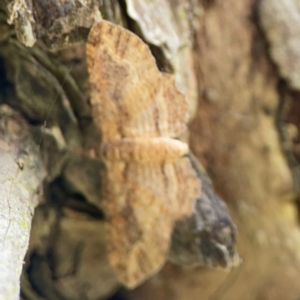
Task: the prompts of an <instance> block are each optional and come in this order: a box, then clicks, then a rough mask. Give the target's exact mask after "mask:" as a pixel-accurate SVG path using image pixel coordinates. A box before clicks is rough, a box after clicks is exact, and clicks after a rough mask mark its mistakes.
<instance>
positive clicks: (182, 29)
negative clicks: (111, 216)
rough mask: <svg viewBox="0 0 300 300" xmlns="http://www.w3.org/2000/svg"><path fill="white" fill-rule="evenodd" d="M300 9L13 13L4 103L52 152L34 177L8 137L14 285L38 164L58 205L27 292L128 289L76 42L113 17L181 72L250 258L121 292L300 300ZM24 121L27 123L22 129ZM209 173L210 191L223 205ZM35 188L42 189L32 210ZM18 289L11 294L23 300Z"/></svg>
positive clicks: (86, 6)
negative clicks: (119, 274) (108, 231)
mask: <svg viewBox="0 0 300 300" xmlns="http://www.w3.org/2000/svg"><path fill="white" fill-rule="evenodd" d="M7 5H8V6H7ZM43 5H44V6H43ZM298 6H299V5H298V4H297V3H296V0H289V1H283V0H282V1H274V0H261V1H255V0H245V1H238V2H237V1H235V0H227V1H217V0H214V1H213V0H211V1H206V0H202V1H200V0H198V1H196V0H181V1H176V3H175V2H173V1H167V0H165V1H151V2H149V1H142V0H141V1H136V0H126V1H119V2H118V1H115V2H111V1H105V0H104V1H101V3H100V6H99V8H98V3H97V1H88V0H85V1H76V0H74V1H69V2H66V1H50V0H49V1H44V2H43V1H37V0H36V1H34V0H32V1H22V0H14V1H7V3H5V6H3V4H1V11H2V14H1V16H2V17H1V20H2V23H1V27H0V31H1V36H0V42H1V46H0V57H1V62H2V63H1V72H2V73H1V74H3V76H2V78H1V82H0V84H1V85H0V86H1V102H4V103H6V104H8V105H9V106H10V107H13V108H15V109H16V110H17V111H18V112H19V113H20V114H22V115H23V116H24V117H25V119H26V120H27V123H29V124H30V125H24V128H27V127H26V126H29V127H28V128H30V129H31V131H32V132H33V136H34V137H35V142H36V143H37V144H38V146H39V152H38V153H35V154H33V156H32V155H31V154H30V153H31V152H30V151H28V153H29V154H28V157H31V158H30V159H31V160H30V162H31V169H30V168H29V171H30V172H32V173H31V175H30V176H28V177H27V176H26V178H24V177H22V176H21V175H20V174H23V173H24V171H25V170H26V164H25V163H23V160H24V158H23V156H22V157H21V158H22V159H21V162H20V161H19V162H18V163H16V162H15V161H16V159H15V157H16V155H15V154H14V151H11V147H12V146H11V145H10V144H9V143H7V141H6V140H5V136H3V138H2V139H3V145H4V147H2V148H3V149H4V150H3V154H0V160H2V159H5V163H3V164H1V162H0V166H1V167H2V166H5V168H7V169H6V170H8V171H7V172H6V171H5V174H4V176H5V178H4V179H5V180H4V179H3V180H4V181H3V180H2V181H3V182H6V184H3V186H4V187H5V189H3V190H4V191H6V196H5V197H2V199H10V201H9V202H7V201H2V203H0V205H3V207H4V208H3V209H4V210H3V211H4V212H5V214H6V216H5V218H2V217H1V222H2V221H3V225H1V228H3V236H6V238H5V239H4V241H3V243H2V245H3V251H9V249H10V247H12V248H13V249H14V250H15V252H10V255H12V258H11V259H14V261H15V264H14V266H16V267H14V268H13V269H12V268H11V266H10V268H9V266H7V264H4V266H7V270H3V272H2V271H0V277H1V276H2V274H5V275H6V276H7V277H6V278H5V279H3V280H5V281H4V282H5V283H6V284H5V288H6V290H7V291H8V292H11V291H12V287H14V288H17V287H18V276H19V274H20V270H21V266H22V259H23V256H24V253H25V250H26V245H27V241H28V233H29V229H30V226H29V223H30V221H31V216H30V214H29V213H26V215H25V216H23V215H22V214H21V215H20V210H16V211H15V210H14V208H16V209H17V208H18V206H19V207H20V208H21V205H22V211H25V212H29V211H30V209H31V210H33V208H34V206H35V203H34V202H32V201H31V200H30V199H32V198H33V195H34V193H35V191H36V189H37V186H38V183H39V182H40V181H42V179H43V176H44V175H43V174H44V173H43V171H41V170H42V167H40V166H41V161H40V159H39V155H41V156H42V164H43V165H44V166H45V169H47V177H46V180H45V184H44V187H45V197H44V200H45V201H44V202H43V204H41V205H39V207H38V208H37V209H36V212H35V216H34V219H33V223H32V230H31V234H30V244H29V249H28V252H27V255H26V264H25V267H24V270H23V274H22V294H21V295H22V297H23V298H24V299H29V300H31V299H99V298H101V299H109V297H110V295H112V294H114V293H115V292H116V290H119V288H120V285H119V283H118V282H117V280H116V278H115V276H114V274H113V273H112V270H111V269H110V266H109V262H108V260H107V257H106V248H105V239H104V235H105V234H104V224H105V218H104V215H103V211H102V207H101V196H99V195H101V180H100V179H99V173H100V172H99V170H100V169H101V168H103V167H104V166H103V164H102V163H101V162H99V161H94V160H92V159H89V158H87V157H86V156H84V155H82V153H86V150H87V149H89V148H91V147H93V146H94V145H97V144H99V140H100V137H99V133H97V131H96V130H95V128H94V125H93V121H92V116H91V112H90V107H89V104H88V85H87V73H86V65H85V54H84V53H85V52H84V51H85V50H84V49H85V48H84V44H81V45H78V44H77V43H79V42H83V41H85V40H86V37H87V34H88V30H89V28H90V27H91V26H92V25H93V24H94V23H95V22H97V21H99V20H100V13H99V10H98V9H100V11H101V14H102V16H103V17H104V18H105V19H108V20H110V21H112V22H114V23H117V24H120V25H122V26H124V27H127V28H129V29H130V30H131V31H134V32H135V33H136V34H138V35H139V36H141V37H142V38H143V40H144V41H146V42H147V43H148V44H149V45H150V49H151V51H152V53H153V55H154V56H155V58H156V61H157V64H158V66H159V68H160V69H161V70H163V71H166V72H169V73H172V74H174V75H175V77H176V81H177V85H178V88H179V89H180V90H181V91H182V92H183V93H185V95H186V97H187V99H188V101H189V106H190V116H191V122H190V126H189V134H187V135H186V137H185V138H186V139H188V140H189V141H190V146H191V149H192V151H193V153H194V154H195V156H196V157H197V158H198V160H199V161H200V162H201V163H202V164H203V165H204V166H205V168H206V170H207V171H208V173H209V175H210V177H211V179H212V182H213V185H214V187H215V189H216V191H217V193H218V194H219V195H220V196H221V198H222V199H224V200H225V201H226V203H227V205H228V207H229V211H230V215H231V216H232V218H233V221H234V223H235V224H236V225H237V228H238V251H239V253H240V256H241V258H242V260H243V263H242V264H241V265H240V266H239V267H238V268H235V269H232V270H228V271H227V272H224V270H215V269H211V268H207V267H196V268H193V269H190V268H186V267H184V266H178V265H175V264H172V263H170V262H169V263H167V264H166V265H165V267H164V268H163V269H162V271H161V272H159V273H158V274H156V275H155V276H153V277H152V278H150V279H149V280H148V281H147V282H146V283H144V284H143V285H142V286H140V287H138V288H137V289H135V290H133V291H126V290H125V289H121V290H120V291H119V292H118V295H119V296H120V297H124V299H125V297H127V298H128V299H137V300H138V299H146V300H147V299H153V298H157V299H159V300H168V299H172V300H181V299H182V300H188V299H198V298H199V297H201V299H214V300H216V299H222V300H223V299H225V300H226V299H230V300H235V299H237V300H238V299H241V298H242V299H244V300H248V299H249V300H252V299H253V300H254V299H272V300H274V299H275V300H276V299H278V300H281V299H287V300H293V299H297V297H299V295H300V287H299V284H298V278H299V275H300V271H299V270H300V268H299V267H300V258H299V255H298V249H299V245H300V231H299V225H298V212H297V203H296V201H295V200H296V198H297V196H298V194H297V193H298V192H299V182H300V181H299V177H298V176H299V175H298V174H300V173H299V171H298V170H299V166H298V161H297V160H298V159H299V150H298V149H299V147H298V143H299V137H298V136H297V132H298V128H299V126H300V122H299V109H300V107H299V104H298V102H299V100H298V98H299V92H298V88H299V82H298V81H299V80H298V74H297V72H298V69H297V66H298V64H299V61H300V57H298V56H299V55H298V52H299V51H298V48H299V47H297V45H298V43H299V42H298V41H299V39H300V34H299V32H298V31H299V30H298V28H297V24H298V22H299V7H298ZM45 7H47V8H48V10H46V9H45ZM50 12H51V13H50ZM290 20H292V21H290ZM7 21H9V22H10V23H11V24H14V28H12V27H9V26H8V25H7ZM2 33H3V34H2ZM16 37H17V38H18V39H19V41H20V42H21V43H20V42H18V41H17V39H16ZM36 41H38V43H36ZM22 43H23V44H24V45H26V46H32V45H33V44H35V46H34V47H33V48H27V47H25V46H24V45H23V44H22ZM47 48H48V49H51V50H55V52H52V53H50V52H49V51H48V50H47ZM62 48H63V49H62ZM291 57H292V58H293V61H291V59H290V58H291ZM4 116H5V115H4ZM4 116H2V115H0V121H2V120H5V118H4ZM14 120H15V119H14ZM23 122H24V121H22V119H21V117H19V115H18V117H17V121H16V124H17V125H16V126H17V128H18V127H20V124H23ZM21 126H23V125H21ZM41 129H42V131H41ZM6 130H7V129H6ZM4 132H5V131H4ZM18 132H19V131H18ZM289 132H292V134H293V136H289V135H286V133H289ZM8 136H9V137H10V136H14V132H13V131H12V132H10V131H8ZM31 138H32V136H31V137H30V138H28V140H30V139H31ZM17 140H18V139H17ZM23 141H24V140H22V142H21V144H20V142H19V141H18V142H17V143H16V142H15V140H14V143H13V145H14V146H13V149H21V148H22V147H23ZM2 148H1V149H2ZM1 151H2V150H1ZM26 157H27V156H26ZM17 161H18V160H17ZM23 165H24V167H23ZM20 166H22V168H23V169H21V167H20ZM32 166H34V167H32ZM36 170H39V171H38V172H37V171H36ZM29 171H28V172H29ZM9 178H13V179H12V181H8V180H9ZM205 178H206V177H203V178H202V180H203V182H206V183H207V182H208V184H207V185H206V186H207V187H208V190H209V192H207V195H213V196H212V197H214V199H219V197H218V196H216V194H215V193H214V192H211V191H212V189H211V184H210V181H209V180H208V181H205V180H206V179H205ZM27 180H29V183H28V181H27ZM22 185H26V186H31V187H32V189H30V193H25V196H26V197H27V198H26V201H25V200H24V201H23V198H22V197H24V199H25V196H24V195H23V194H22V193H21V191H22V189H21V187H22ZM21 194H22V197H21V196H20V195H21ZM204 194H205V193H204ZM18 197H20V198H18ZM20 199H21V200H22V201H21V200H20ZM11 201H14V203H13V202H11ZM220 203H221V202H219V200H215V202H213V201H212V202H211V205H212V207H213V208H212V211H214V212H216V211H217V210H218V209H219V208H220V207H221V210H222V213H224V211H225V212H226V210H225V209H224V208H223V206H222V204H220ZM213 204H215V207H214V205H213ZM1 211H2V210H1ZM15 215H16V219H17V220H19V222H14V219H13V217H14V216H15ZM219 216H223V215H222V214H220V215H219ZM225 216H226V218H228V219H229V220H230V218H229V217H228V215H227V213H225ZM220 218H221V217H220ZM23 221H24V222H25V223H26V224H25V223H24V222H23ZM18 224H19V225H18ZM22 224H25V225H24V226H25V227H24V228H23V227H22ZM8 225H9V226H8ZM13 225H16V226H17V227H14V226H13ZM187 228H190V227H187ZM230 228H233V227H232V226H231V227H230ZM13 229H14V230H15V231H14V232H12V233H11V234H15V235H17V236H21V235H22V237H23V238H22V245H21V244H16V242H15V241H16V239H15V238H14V239H11V238H10V237H11V235H10V233H9V231H10V230H13ZM23 231H25V233H23ZM212 235H213V234H212ZM17 240H18V239H17ZM21 246H22V247H21ZM176 251H177V250H176ZM3 253H4V252H3ZM187 253H189V252H187ZM187 255H189V254H187ZM4 257H5V256H4V255H3V256H1V257H0V258H1V259H2V258H4ZM7 261H8V260H7ZM173 261H176V259H175V260H174V259H173ZM16 270H17V272H16ZM12 271H14V273H12ZM9 278H12V279H9ZM0 281H1V280H0ZM2 282H3V281H1V283H2ZM1 283H0V295H1V296H2V295H5V292H3V293H2V291H1V288H2V286H1ZM8 283H9V284H8ZM14 293H15V294H14V295H12V296H9V297H10V298H9V299H14V298H15V299H16V297H17V296H16V295H17V290H16V289H14ZM127 298H126V299H127Z"/></svg>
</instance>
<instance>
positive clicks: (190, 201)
mask: <svg viewBox="0 0 300 300" xmlns="http://www.w3.org/2000/svg"><path fill="white" fill-rule="evenodd" d="M86 51H87V62H88V71H89V82H90V89H91V91H90V92H91V105H92V110H93V117H94V121H95V124H96V126H97V128H98V129H99V130H100V131H101V133H102V144H101V146H100V148H99V153H100V156H101V159H103V160H104V162H105V165H106V170H105V171H104V172H103V174H101V176H102V180H103V186H104V194H103V195H104V200H103V201H104V203H103V207H104V210H105V214H106V216H107V223H108V230H107V232H108V241H107V245H108V256H109V260H110V263H111V265H112V267H113V269H114V270H115V273H116V275H117V277H118V279H119V280H120V282H122V283H123V284H124V285H126V286H127V287H129V288H134V287H135V286H137V285H138V284H140V283H141V282H142V281H144V280H145V279H147V278H148V277H149V276H150V275H152V274H154V273H156V272H157V271H158V270H159V269H160V268H161V267H162V266H163V264H164V263H165V261H166V257H167V254H168V250H169V246H170V240H171V236H172V231H173V226H174V223H175V221H177V220H179V219H181V218H183V217H186V216H189V215H191V214H192V212H193V207H194V204H195V200H196V198H197V197H199V196H200V190H201V186H200V185H201V184H200V180H199V179H198V178H197V176H196V173H195V171H194V169H193V168H192V165H191V163H190V160H189V159H188V157H186V154H187V153H188V146H187V144H185V143H183V142H181V141H179V140H176V139H175V138H176V137H179V136H180V135H181V134H182V133H183V132H184V131H185V130H186V122H187V117H188V103H187V101H186V100H185V97H184V96H183V95H182V94H181V93H180V92H179V91H177V89H176V87H175V83H174V77H173V76H171V75H168V74H164V73H161V72H159V70H158V68H157V66H156V63H155V59H154V57H153V56H152V54H151V52H150V50H149V48H148V46H147V45H146V44H145V43H144V42H143V41H142V40H141V39H140V38H138V37H137V36H136V35H135V34H133V33H131V32H129V31H127V30H126V29H124V28H122V27H119V26H116V25H113V24H111V23H109V22H107V21H101V22H100V23H98V24H96V25H95V26H94V27H93V28H92V29H91V31H90V34H89V37H88V42H87V49H86Z"/></svg>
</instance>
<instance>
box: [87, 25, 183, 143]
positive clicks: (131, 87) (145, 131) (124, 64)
mask: <svg viewBox="0 0 300 300" xmlns="http://www.w3.org/2000/svg"><path fill="white" fill-rule="evenodd" d="M87 62H88V69H89V74H90V75H89V80H90V85H91V103H92V106H93V113H94V119H95V123H96V125H97V126H98V127H99V129H100V130H101V131H102V135H103V142H109V141H115V140H118V139H121V138H124V137H127V138H130V137H134V138H137V137H158V136H168V137H177V136H179V135H180V134H181V133H182V132H184V131H185V123H186V121H187V117H188V103H187V101H186V100H185V97H184V96H183V95H182V94H181V93H179V92H178V91H177V90H176V87H175V83H174V78H173V76H170V75H167V74H163V73H160V72H159V71H158V69H157V66H156V63H155V60H154V58H153V56H152V54H151V52H150V50H149V48H148V46H147V45H146V44H145V43H143V41H142V40H141V39H140V38H139V37H137V36H136V35H134V34H133V33H131V32H129V31H127V30H126V29H124V28H121V27H119V26H116V25H112V24H111V23H109V22H106V21H101V22H100V23H98V24H96V25H95V26H94V27H93V28H92V29H91V32H90V35H89V38H88V43H87ZM99 82H101V85H99Z"/></svg>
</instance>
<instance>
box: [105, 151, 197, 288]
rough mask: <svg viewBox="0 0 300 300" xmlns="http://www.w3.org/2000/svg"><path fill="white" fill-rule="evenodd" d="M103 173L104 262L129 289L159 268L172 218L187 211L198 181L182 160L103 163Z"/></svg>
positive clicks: (168, 242)
mask: <svg viewBox="0 0 300 300" xmlns="http://www.w3.org/2000/svg"><path fill="white" fill-rule="evenodd" d="M105 175H106V176H105V177H104V178H105V180H106V182H105V187H106V192H105V197H106V201H105V211H106V212H107V214H108V220H109V226H108V230H109V236H110V239H109V241H108V245H109V257H110V262H111V264H112V266H113V267H114V268H115V269H116V270H118V272H117V275H118V278H119V279H120V281H121V282H124V283H126V285H127V286H128V287H135V286H136V285H137V284H139V283H141V282H142V281H144V280H145V279H147V278H148V277H149V276H150V275H152V274H154V273H155V272H157V271H158V270H159V269H160V268H161V267H162V266H163V264H164V262H165V260H166V254H167V253H168V250H169V245H170V240H171V236H172V231H173V223H174V220H176V219H179V218H182V217H184V216H187V215H190V214H191V213H192V211H191V210H192V207H193V206H192V205H191V204H192V203H193V200H194V199H195V198H196V197H197V196H198V195H199V182H198V180H197V179H196V178H195V173H194V171H193V169H192V168H191V165H190V161H189V160H188V159H187V158H186V157H181V158H179V159H178V160H176V161H175V162H161V163H160V164H158V163H156V164H137V163H125V162H121V161H120V162H116V161H109V162H107V173H106V174H105ZM183 180H184V182H186V184H184V185H183ZM112 182H113V184H112ZM120 233H122V234H120Z"/></svg>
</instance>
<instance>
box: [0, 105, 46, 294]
mask: <svg viewBox="0 0 300 300" xmlns="http://www.w3.org/2000/svg"><path fill="white" fill-rule="evenodd" d="M0 113H1V122H0V182H1V187H0V199H1V201H0V211H1V217H0V253H1V255H0V295H1V299H18V298H19V292H20V275H21V271H22V265H23V260H24V256H25V253H26V250H27V248H28V243H29V234H30V228H31V221H32V217H33V212H34V208H35V207H36V206H37V204H38V203H39V201H40V200H41V199H42V197H41V196H42V195H41V192H42V189H41V183H42V180H43V178H44V177H45V175H46V174H45V170H44V168H43V165H42V161H41V159H40V155H39V153H38V151H37V149H36V147H34V146H35V144H34V143H33V141H32V139H31V137H30V133H29V128H28V126H27V124H26V121H25V120H24V118H22V117H21V116H20V115H19V114H18V113H16V112H14V111H13V110H11V109H10V108H9V107H8V106H5V105H2V106H0Z"/></svg>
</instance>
